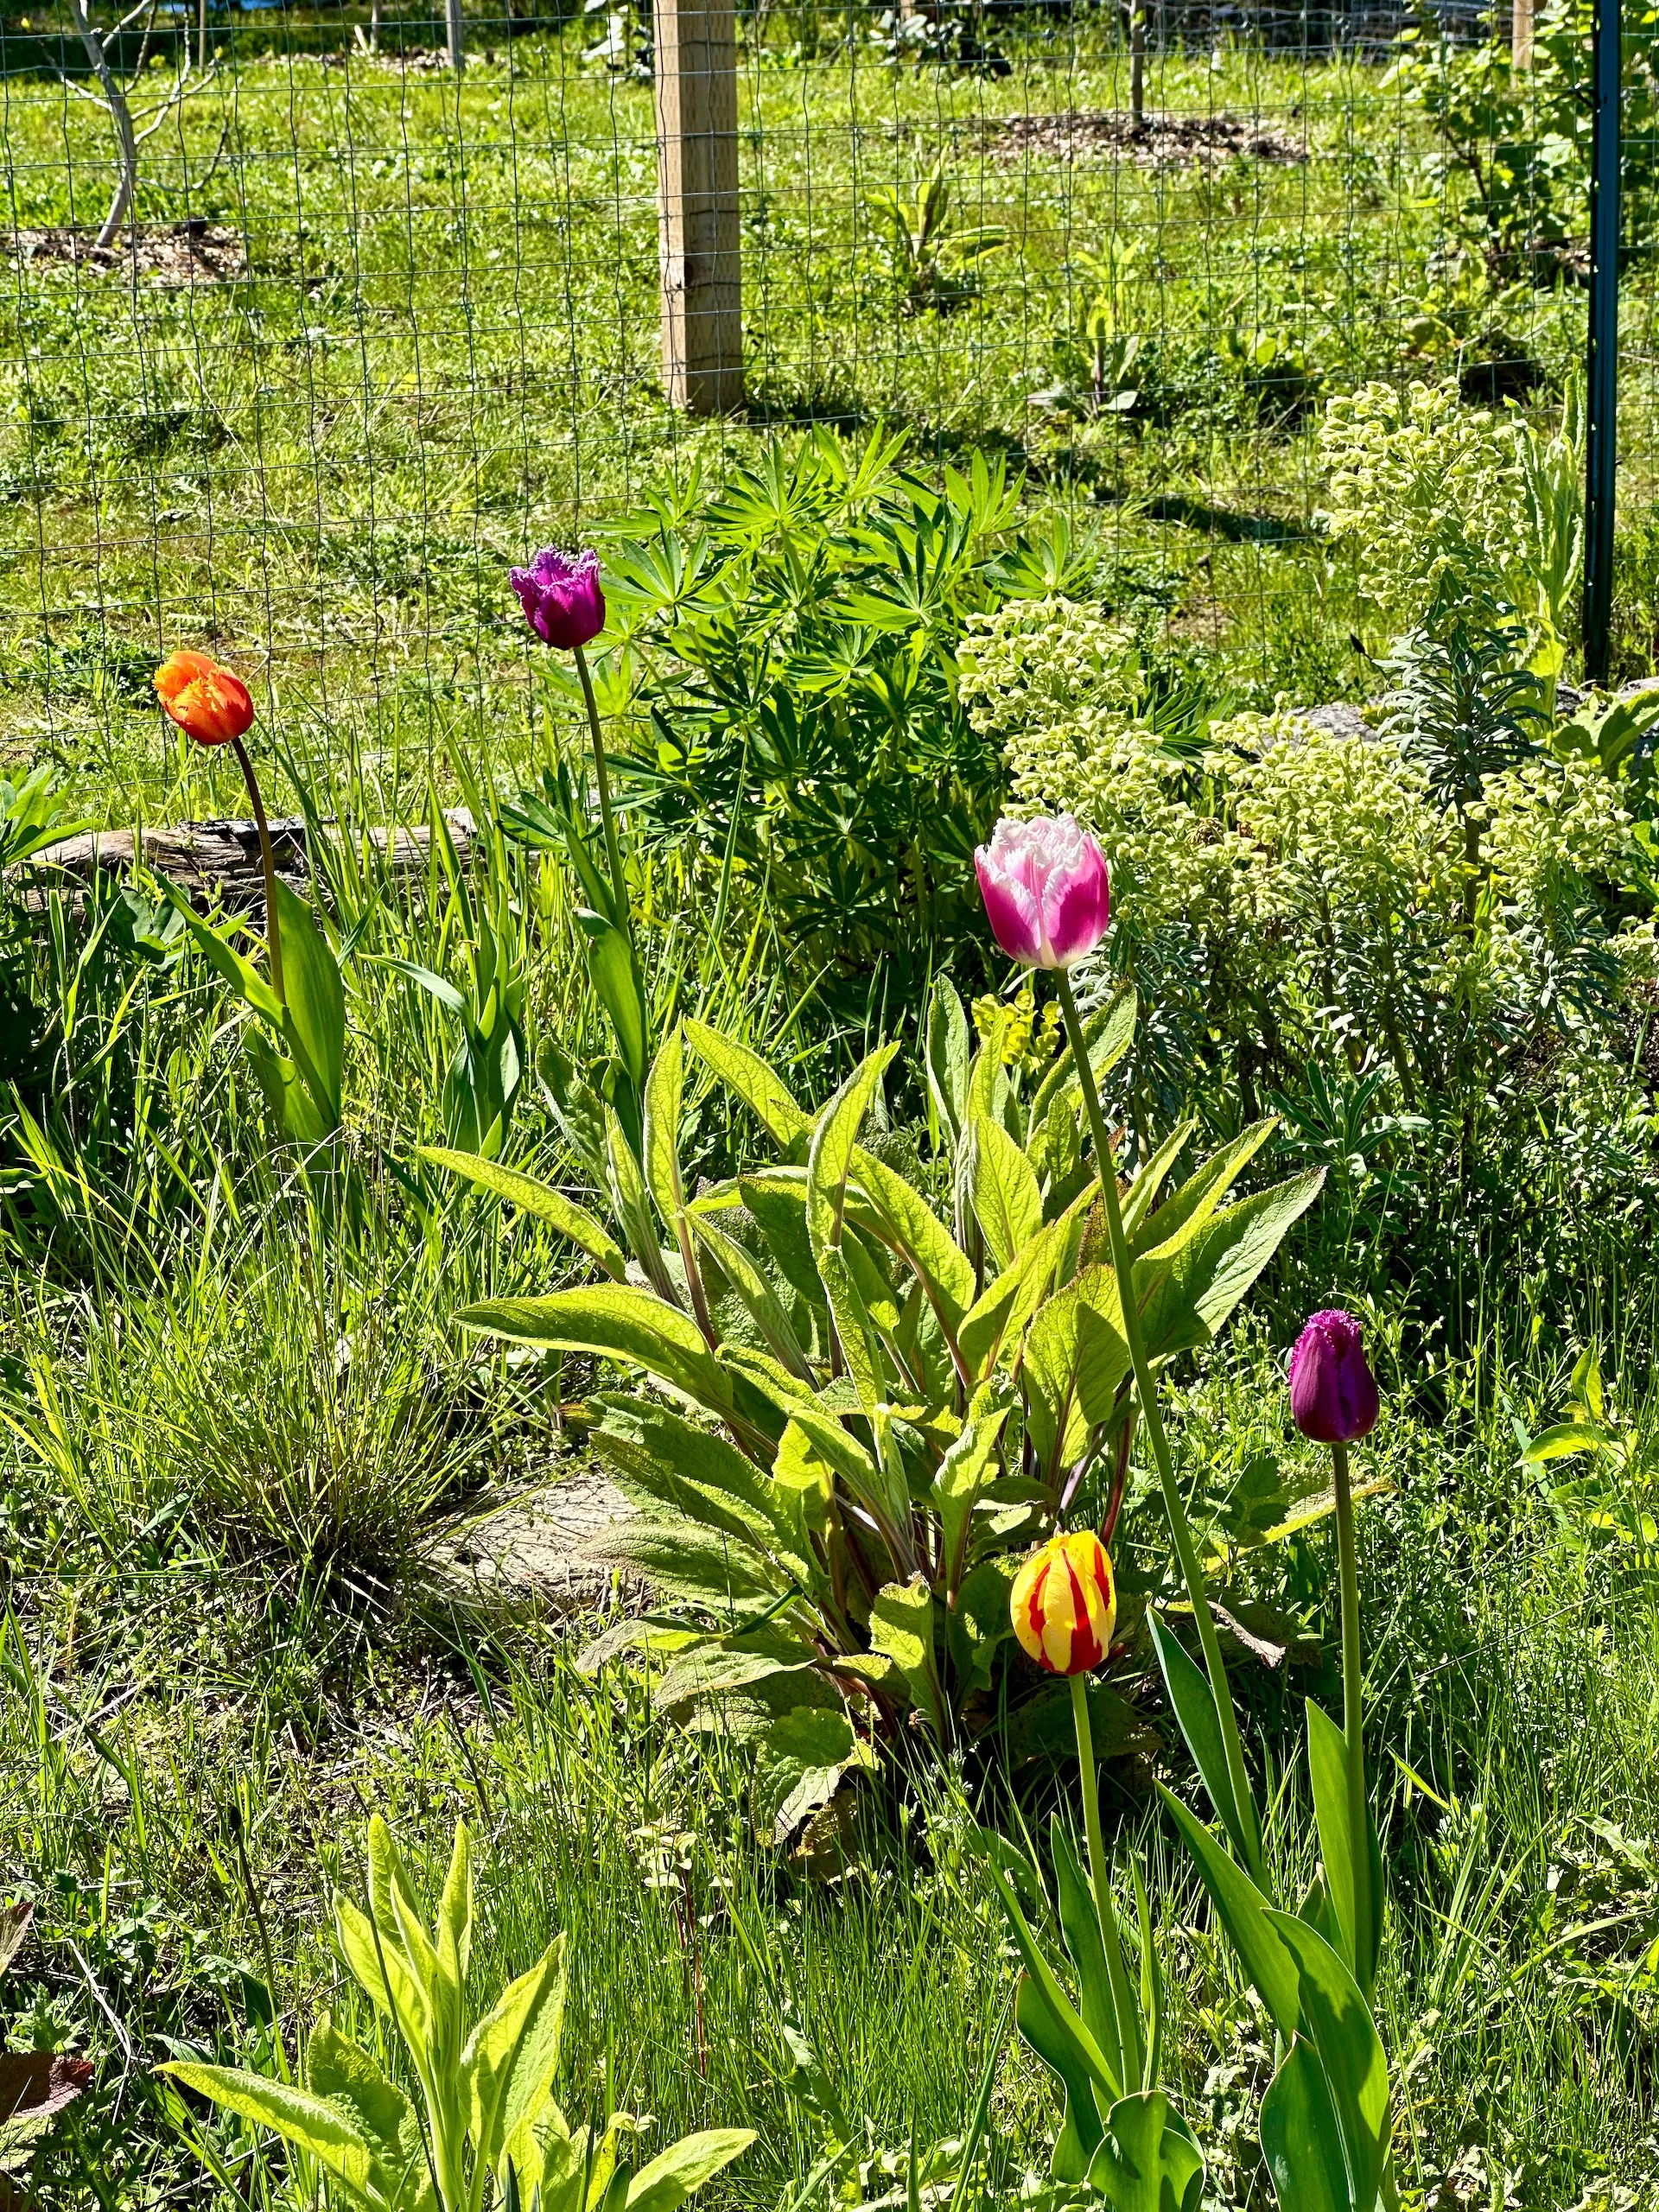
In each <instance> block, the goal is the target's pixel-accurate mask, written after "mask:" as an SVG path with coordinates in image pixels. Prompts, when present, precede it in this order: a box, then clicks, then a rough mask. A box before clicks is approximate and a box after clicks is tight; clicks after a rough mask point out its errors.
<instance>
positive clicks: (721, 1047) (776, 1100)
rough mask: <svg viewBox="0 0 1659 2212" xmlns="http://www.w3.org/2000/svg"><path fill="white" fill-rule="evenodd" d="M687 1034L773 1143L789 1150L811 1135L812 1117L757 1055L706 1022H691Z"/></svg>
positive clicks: (687, 1027)
mask: <svg viewBox="0 0 1659 2212" xmlns="http://www.w3.org/2000/svg"><path fill="white" fill-rule="evenodd" d="M685 1033H686V1036H687V1038H688V1039H689V1040H690V1045H691V1047H692V1050H693V1051H694V1052H696V1053H697V1054H698V1055H699V1056H700V1057H701V1058H702V1059H703V1060H704V1061H706V1062H707V1064H708V1065H709V1067H710V1068H712V1069H713V1071H714V1072H715V1074H716V1075H717V1076H718V1077H720V1079H721V1082H722V1083H723V1084H725V1085H726V1086H727V1088H728V1090H734V1091H735V1092H736V1093H737V1095H738V1096H739V1097H740V1098H741V1100H742V1101H743V1103H744V1104H745V1105H746V1106H747V1108H748V1109H749V1110H750V1112H751V1113H753V1116H755V1118H756V1120H757V1121H759V1122H760V1124H761V1126H762V1127H763V1128H765V1130H766V1134H767V1135H768V1136H770V1137H771V1138H772V1141H773V1142H774V1143H777V1144H780V1145H783V1146H785V1147H789V1146H791V1145H793V1144H795V1143H796V1142H798V1141H799V1140H801V1139H804V1138H805V1137H807V1136H809V1135H810V1134H811V1129H812V1117H811V1116H810V1114H807V1113H804V1112H803V1110H802V1109H801V1108H800V1107H799V1106H798V1105H797V1104H796V1103H795V1100H794V1097H793V1096H792V1095H791V1091H790V1089H789V1086H788V1084H786V1083H785V1081H784V1079H783V1077H782V1076H780V1075H779V1074H778V1073H777V1072H776V1071H775V1070H774V1069H772V1068H771V1067H768V1065H766V1061H765V1060H763V1059H762V1058H760V1054H759V1053H758V1052H751V1051H750V1050H749V1048H748V1046H747V1045H740V1044H737V1043H736V1042H734V1039H731V1038H730V1037H723V1036H721V1033H720V1032H719V1030H717V1029H710V1028H709V1026H708V1024H707V1023H706V1022H702V1021H690V1020H688V1021H687V1023H686V1025H685Z"/></svg>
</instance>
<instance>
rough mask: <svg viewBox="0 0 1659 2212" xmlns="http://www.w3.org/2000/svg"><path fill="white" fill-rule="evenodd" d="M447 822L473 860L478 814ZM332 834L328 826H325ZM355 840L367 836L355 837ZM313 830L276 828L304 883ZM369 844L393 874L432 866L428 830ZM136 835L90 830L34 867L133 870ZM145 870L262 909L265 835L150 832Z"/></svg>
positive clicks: (297, 818) (249, 828)
mask: <svg viewBox="0 0 1659 2212" xmlns="http://www.w3.org/2000/svg"><path fill="white" fill-rule="evenodd" d="M443 818H444V821H445V822H446V823H448V829H449V835H450V836H451V837H452V838H453V839H454V846H455V851H456V854H457V855H459V857H460V858H461V859H462V860H464V859H465V858H466V857H467V849H468V847H469V846H470V845H471V843H472V838H473V817H472V816H471V814H470V813H469V812H468V811H467V809H466V808H465V807H464V806H456V807H449V808H447V809H446V810H445V811H444V817H443ZM323 827H324V829H334V827H335V824H334V823H333V822H332V821H330V822H326V823H324V824H323ZM353 834H354V835H357V834H362V833H353ZM366 835H367V837H368V842H369V844H370V846H371V847H372V849H373V851H374V852H375V853H376V855H378V858H379V860H380V861H381V863H382V864H383V865H384V866H385V868H388V869H389V870H390V871H391V874H394V875H404V874H410V873H411V872H412V871H413V870H415V869H417V868H424V867H425V866H426V862H427V857H428V855H429V852H430V849H431V844H432V833H431V831H430V829H427V828H426V827H425V826H424V825H422V826H420V827H417V828H415V829H371V830H369V831H368V832H367V833H366ZM307 837H308V829H307V826H306V823H305V818H304V817H303V816H302V815H289V816H286V817H282V818H280V819H278V820H277V821H275V822H273V823H271V825H270V842H271V844H272V847H273V848H274V849H275V854H276V860H277V874H279V875H282V876H284V877H286V878H288V879H289V880H292V881H300V880H303V879H304V877H305V876H306V875H307V874H308V860H307V854H306V841H307ZM134 842H135V841H134V836H133V833H132V831H131V830H130V829H88V830H84V831H83V832H82V833H81V835H80V836H78V837H65V838H62V839H60V841H59V842H58V843H57V844H55V845H48V846H45V847H44V848H43V849H41V851H40V852H38V853H36V854H35V857H34V859H33V860H32V861H29V867H30V868H34V869H41V868H54V869H60V870H62V871H63V872H64V873H65V874H68V875H73V876H78V877H79V878H80V879H81V880H83V881H88V880H91V878H92V876H93V875H94V874H95V873H96V872H97V871H98V870H99V869H100V868H103V869H108V870H110V871H111V872H112V873H117V872H119V871H120V870H122V869H124V868H130V867H131V866H132V861H133V850H134ZM142 852H143V862H144V865H145V867H146V868H154V869H155V871H156V874H158V875H165V876H167V877H168V878H169V879H170V880H172V881H173V882H175V883H176V884H177V885H178V886H179V887H180V889H181V890H183V891H187V892H188V893H189V894H190V896H191V898H192V899H204V900H206V899H213V898H214V897H217V898H218V899H219V900H220V901H221V902H222V903H223V904H224V905H225V906H231V907H235V908H238V909H245V908H251V907H258V906H262V905H263V904H264V883H263V880H262V878H261V874H260V868H259V837H258V833H257V830H256V829H255V828H254V825H253V823H251V822H245V821H238V820H237V819H235V818H234V817H229V818H226V820H224V821H221V822H186V823H181V824H180V825H179V826H178V827H177V828H176V829H146V830H144V831H143V846H142Z"/></svg>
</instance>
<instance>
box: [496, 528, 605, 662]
mask: <svg viewBox="0 0 1659 2212" xmlns="http://www.w3.org/2000/svg"><path fill="white" fill-rule="evenodd" d="M512 588H513V589H514V591H516V592H517V593H518V604H519V605H520V606H521V607H523V608H524V620H525V621H526V622H528V623H529V625H530V626H531V629H532V630H533V631H534V632H536V635H537V637H538V638H539V639H541V641H542V643H543V645H558V646H561V647H562V648H563V650H564V651H565V652H572V651H574V650H575V647H576V646H578V645H586V644H587V643H588V639H590V638H596V637H597V636H598V635H599V633H600V632H601V630H602V629H603V628H604V627H605V594H604V593H603V592H602V591H601V589H600V588H599V556H598V554H597V553H591V552H588V553H578V554H577V555H575V557H574V559H573V558H572V557H571V556H570V555H569V554H568V553H561V552H560V551H559V550H558V549H557V547H556V546H552V545H548V546H544V547H543V549H542V550H541V551H540V552H539V553H538V554H537V556H536V557H535V559H534V560H533V561H532V562H531V564H530V566H529V567H528V568H527V569H513V570H512Z"/></svg>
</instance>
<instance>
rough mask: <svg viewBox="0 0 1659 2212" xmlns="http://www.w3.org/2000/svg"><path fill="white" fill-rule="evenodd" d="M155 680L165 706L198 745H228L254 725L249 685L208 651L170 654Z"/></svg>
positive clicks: (157, 672) (158, 670)
mask: <svg viewBox="0 0 1659 2212" xmlns="http://www.w3.org/2000/svg"><path fill="white" fill-rule="evenodd" d="M155 683H156V692H157V694H158V695H159V696H160V699H161V702H162V706H163V707H164V708H165V709H167V712H168V714H169V715H171V716H172V718H173V720H174V721H175V722H176V723H177V724H178V726H179V728H181V730H183V731H184V733H185V734H186V735H187V736H188V737H193V738H194V740H195V741H196V743H197V744H198V745H228V744H229V743H230V741H231V740H232V738H234V737H240V736H241V735H242V734H243V733H244V732H245V730H247V729H249V728H251V727H252V723H253V700H252V697H251V694H250V693H249V690H248V687H247V685H246V684H245V683H244V682H243V681H242V679H241V677H239V676H232V673H231V671H230V670H229V669H228V668H221V667H220V666H219V663H218V662H217V661H216V660H209V659H208V658H207V654H206V653H188V652H177V653H169V654H168V658H166V659H165V660H164V661H163V662H162V664H161V666H160V667H159V668H158V669H157V670H156V677H155Z"/></svg>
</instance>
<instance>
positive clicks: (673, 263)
mask: <svg viewBox="0 0 1659 2212" xmlns="http://www.w3.org/2000/svg"><path fill="white" fill-rule="evenodd" d="M653 14H654V19H655V27H656V43H657V190H658V205H659V207H660V210H661V238H662V276H663V382H664V385H665V386H666V387H667V391H668V397H669V404H670V405H671V406H673V407H682V408H683V409H684V410H685V411H686V412H687V413H688V414H689V415H725V414H729V413H730V412H731V411H732V410H734V409H735V408H739V407H741V405H742V404H743V313H742V273H743V270H742V255H743V248H742V235H741V231H740V229H739V226H738V209H737V36H736V28H735V22H734V16H733V0H653Z"/></svg>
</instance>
